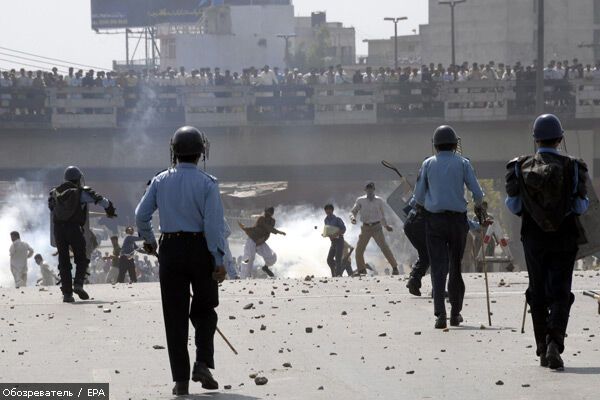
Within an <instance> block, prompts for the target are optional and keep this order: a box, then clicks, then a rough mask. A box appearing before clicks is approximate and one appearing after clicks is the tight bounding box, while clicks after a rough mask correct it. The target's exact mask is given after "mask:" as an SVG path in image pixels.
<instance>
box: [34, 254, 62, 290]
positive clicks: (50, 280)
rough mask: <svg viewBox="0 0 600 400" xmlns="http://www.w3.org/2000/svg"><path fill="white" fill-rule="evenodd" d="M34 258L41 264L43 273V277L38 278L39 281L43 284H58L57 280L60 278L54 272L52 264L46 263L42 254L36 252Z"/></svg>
mask: <svg viewBox="0 0 600 400" xmlns="http://www.w3.org/2000/svg"><path fill="white" fill-rule="evenodd" d="M33 259H34V260H35V263H36V264H37V265H39V266H40V272H41V274H42V278H41V279H39V280H38V283H40V284H41V285H42V286H54V285H56V282H57V281H59V280H60V279H59V278H58V276H56V274H55V273H54V272H52V270H51V269H50V266H49V265H48V264H46V262H45V261H44V258H43V257H42V255H41V254H36V255H35V257H34V258H33Z"/></svg>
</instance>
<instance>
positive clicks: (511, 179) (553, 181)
mask: <svg viewBox="0 0 600 400" xmlns="http://www.w3.org/2000/svg"><path fill="white" fill-rule="evenodd" d="M533 137H534V140H535V142H536V146H537V148H538V149H537V152H536V154H534V155H529V156H523V157H519V158H516V159H514V160H512V161H510V162H509V163H508V166H507V175H506V192H507V194H508V198H507V199H506V205H507V206H508V208H509V210H510V211H511V212H513V213H514V214H516V215H518V216H520V217H521V220H522V225H521V241H522V243H523V249H524V251H525V261H526V263H527V272H528V276H529V287H528V288H527V292H526V297H527V302H528V303H529V306H530V309H531V319H532V322H533V331H534V336H535V341H536V345H537V348H536V353H537V355H538V356H539V357H540V365H541V366H542V367H550V368H551V369H555V370H561V369H563V368H564V362H563V360H562V358H561V356H560V354H561V353H562V352H563V351H564V349H565V343H564V341H565V334H566V330H567V324H568V322H569V311H570V309H571V305H572V304H573V301H574V300H575V297H574V296H573V294H572V293H571V282H572V279H573V268H574V266H575V259H576V257H577V252H578V245H579V244H581V243H584V242H585V235H584V233H583V231H582V230H581V229H580V225H579V222H578V218H577V217H578V215H581V214H583V213H585V212H586V211H587V209H588V206H589V200H588V198H587V180H588V176H587V166H586V164H585V163H584V162H583V161H582V160H576V159H574V158H571V157H569V156H568V155H566V154H563V153H561V152H559V151H558V146H559V145H560V143H561V142H562V141H563V137H564V132H563V128H562V125H561V123H560V120H559V119H558V118H557V117H556V116H554V115H552V114H545V115H541V116H540V117H538V118H537V119H536V121H535V123H534V127H533Z"/></svg>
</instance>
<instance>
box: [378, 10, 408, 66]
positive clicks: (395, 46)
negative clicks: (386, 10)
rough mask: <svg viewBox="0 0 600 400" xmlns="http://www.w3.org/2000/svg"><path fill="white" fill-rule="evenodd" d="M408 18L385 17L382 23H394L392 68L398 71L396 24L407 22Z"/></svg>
mask: <svg viewBox="0 0 600 400" xmlns="http://www.w3.org/2000/svg"><path fill="white" fill-rule="evenodd" d="M407 19H408V17H396V18H392V17H386V18H384V19H383V20H384V21H392V22H393V23H394V66H395V68H396V69H398V22H400V21H404V20H407Z"/></svg>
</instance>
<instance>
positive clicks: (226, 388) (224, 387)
mask: <svg viewBox="0 0 600 400" xmlns="http://www.w3.org/2000/svg"><path fill="white" fill-rule="evenodd" d="M223 389H225V390H230V389H231V385H225V386H223Z"/></svg>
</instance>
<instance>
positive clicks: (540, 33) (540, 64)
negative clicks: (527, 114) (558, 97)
mask: <svg viewBox="0 0 600 400" xmlns="http://www.w3.org/2000/svg"><path fill="white" fill-rule="evenodd" d="M537 12H538V23H537V64H536V82H535V100H536V112H537V114H538V115H539V114H542V113H543V112H544V0H537Z"/></svg>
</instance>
